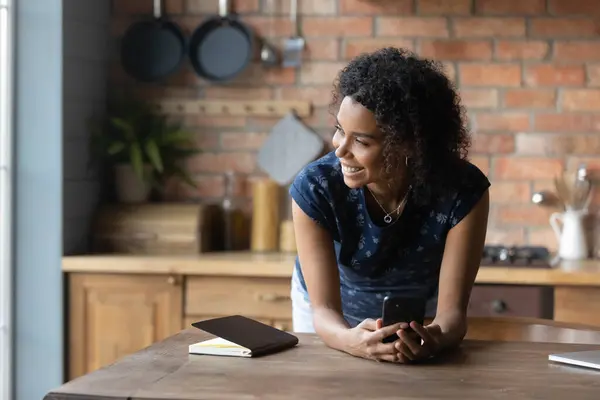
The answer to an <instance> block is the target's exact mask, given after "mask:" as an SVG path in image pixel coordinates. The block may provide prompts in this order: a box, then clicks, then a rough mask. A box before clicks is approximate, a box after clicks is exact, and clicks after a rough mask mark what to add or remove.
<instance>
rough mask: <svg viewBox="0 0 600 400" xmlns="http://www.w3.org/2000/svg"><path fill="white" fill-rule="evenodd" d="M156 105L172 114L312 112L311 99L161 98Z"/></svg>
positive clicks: (261, 115) (302, 114) (299, 114)
mask: <svg viewBox="0 0 600 400" xmlns="http://www.w3.org/2000/svg"><path fill="white" fill-rule="evenodd" d="M155 105H156V108H157V109H158V110H159V111H163V112H165V113H167V114H171V115H189V114H194V115H220V116H228V115H229V116H244V117H283V116H284V115H286V114H287V113H289V112H290V111H292V112H294V113H295V114H296V115H297V116H298V117H308V116H310V115H311V112H312V104H311V102H309V101H281V100H271V101H269V100H263V101H251V100H189V99H169V100H160V101H158V102H156V103H155Z"/></svg>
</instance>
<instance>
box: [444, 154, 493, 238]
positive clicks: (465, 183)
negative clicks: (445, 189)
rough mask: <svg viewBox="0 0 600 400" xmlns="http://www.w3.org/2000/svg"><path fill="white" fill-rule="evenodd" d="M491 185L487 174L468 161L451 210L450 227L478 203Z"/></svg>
mask: <svg viewBox="0 0 600 400" xmlns="http://www.w3.org/2000/svg"><path fill="white" fill-rule="evenodd" d="M490 186H491V183H490V181H489V179H488V178H487V176H485V174H484V173H483V172H482V171H481V170H480V169H479V168H477V167H476V166H475V165H473V164H471V163H467V165H466V167H465V173H464V178H463V179H462V180H461V185H460V188H459V190H458V191H457V195H456V199H455V202H454V205H453V207H452V211H451V212H450V227H451V228H452V227H454V226H456V225H457V224H458V223H459V222H460V221H462V220H463V218H464V217H466V216H467V215H468V214H469V213H470V212H471V210H472V209H473V208H474V207H475V205H477V203H478V202H479V200H480V199H481V197H482V196H483V194H484V193H485V191H486V190H488V188H489V187H490Z"/></svg>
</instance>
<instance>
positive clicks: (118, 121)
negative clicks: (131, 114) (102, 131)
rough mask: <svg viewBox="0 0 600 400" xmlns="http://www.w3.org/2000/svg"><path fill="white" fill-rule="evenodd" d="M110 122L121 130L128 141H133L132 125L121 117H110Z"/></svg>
mask: <svg viewBox="0 0 600 400" xmlns="http://www.w3.org/2000/svg"><path fill="white" fill-rule="evenodd" d="M110 122H111V123H112V124H113V125H114V126H115V127H116V128H118V129H120V130H121V131H123V133H124V134H125V137H126V139H127V140H128V141H133V140H134V139H135V132H134V129H133V127H132V126H131V125H130V124H129V123H128V122H126V121H125V120H123V119H122V118H117V117H112V118H111V119H110Z"/></svg>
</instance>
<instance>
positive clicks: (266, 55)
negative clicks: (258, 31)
mask: <svg viewBox="0 0 600 400" xmlns="http://www.w3.org/2000/svg"><path fill="white" fill-rule="evenodd" d="M260 60H261V61H262V63H263V65H264V66H265V67H274V66H276V65H278V64H279V56H278V55H277V52H276V51H275V49H274V48H273V46H271V44H270V43H269V42H267V40H266V39H263V40H262V47H261V49H260Z"/></svg>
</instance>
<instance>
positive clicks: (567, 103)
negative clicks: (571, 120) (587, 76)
mask: <svg viewBox="0 0 600 400" xmlns="http://www.w3.org/2000/svg"><path fill="white" fill-rule="evenodd" d="M561 105H562V107H563V110H566V111H599V110H600V90H599V89H565V90H564V91H563V95H562V99H561Z"/></svg>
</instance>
